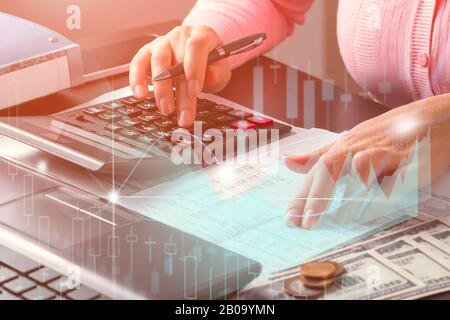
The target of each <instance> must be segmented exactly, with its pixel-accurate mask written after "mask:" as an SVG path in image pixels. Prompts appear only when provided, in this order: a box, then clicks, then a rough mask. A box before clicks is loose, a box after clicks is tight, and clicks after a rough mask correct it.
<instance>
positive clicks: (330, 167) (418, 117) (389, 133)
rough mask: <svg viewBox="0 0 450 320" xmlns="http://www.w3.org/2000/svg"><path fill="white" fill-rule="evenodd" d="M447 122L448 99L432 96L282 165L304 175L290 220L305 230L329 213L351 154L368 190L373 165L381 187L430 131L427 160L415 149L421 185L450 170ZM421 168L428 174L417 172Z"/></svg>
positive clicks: (449, 106)
mask: <svg viewBox="0 0 450 320" xmlns="http://www.w3.org/2000/svg"><path fill="white" fill-rule="evenodd" d="M449 118H450V95H442V96H436V97H433V98H429V99H426V100H422V101H417V102H415V103H412V104H409V105H406V106H403V107H400V108H397V109H394V110H392V111H389V112H387V113H385V114H382V115H380V116H378V117H375V118H373V119H370V120H368V121H365V122H363V123H361V124H359V125H358V126H356V127H355V128H353V129H352V130H351V131H349V132H348V133H347V134H345V135H344V136H342V137H341V138H339V139H338V140H337V141H336V142H334V143H332V144H330V145H327V146H325V147H323V148H321V149H319V150H316V151H315V152H312V153H309V154H303V155H298V156H291V157H288V158H287V159H286V165H287V166H288V167H289V168H290V169H292V170H294V171H297V172H302V173H305V172H308V174H307V176H306V179H305V183H304V185H303V186H302V188H301V190H300V192H299V193H298V196H297V198H296V200H295V201H293V202H292V203H291V205H290V206H289V209H288V219H290V221H291V222H292V223H293V224H294V225H296V226H301V227H303V228H305V229H310V228H311V227H312V226H313V225H314V224H315V223H316V222H317V220H318V219H319V217H320V214H321V213H323V212H324V211H325V210H326V209H327V206H328V204H329V201H328V199H330V197H331V196H332V194H333V191H334V187H335V183H336V181H337V180H338V179H339V177H340V176H341V175H342V171H343V165H344V162H345V159H346V157H347V156H348V155H349V154H351V155H352V161H353V164H352V165H353V166H354V168H356V170H357V172H358V174H359V175H360V177H361V180H362V181H363V182H364V183H365V184H366V185H367V184H368V183H369V181H368V179H369V173H370V168H371V166H373V168H374V172H375V175H376V177H377V180H378V182H381V181H382V179H383V177H385V176H390V175H392V174H393V173H394V172H395V171H396V170H397V169H398V166H399V164H400V162H401V161H402V159H405V158H407V157H408V156H409V153H410V150H411V147H412V146H413V145H414V143H415V142H416V141H417V139H419V141H421V140H422V139H423V138H424V137H425V136H426V135H427V134H428V133H429V132H431V145H430V149H429V150H431V155H430V154H423V153H422V154H420V150H419V181H420V184H422V185H423V184H426V183H429V179H428V180H427V181H425V179H426V177H429V178H430V177H431V179H434V178H436V177H437V176H439V175H440V174H441V173H442V172H444V171H445V170H446V169H447V168H448V166H449V165H450V150H449V149H450V148H449V147H450V144H449V143H448V142H449V139H450V121H449ZM430 158H431V164H430V163H429V162H430ZM420 169H424V170H428V172H422V173H421V172H420ZM430 169H431V172H430V171H429V170H430ZM330 177H331V178H330ZM417 187H418V188H419V186H417Z"/></svg>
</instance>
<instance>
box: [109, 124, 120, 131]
mask: <svg viewBox="0 0 450 320" xmlns="http://www.w3.org/2000/svg"><path fill="white" fill-rule="evenodd" d="M121 129H122V127H121V126H117V125H115V124H107V125H106V126H105V130H107V131H109V132H118V131H119V130H121Z"/></svg>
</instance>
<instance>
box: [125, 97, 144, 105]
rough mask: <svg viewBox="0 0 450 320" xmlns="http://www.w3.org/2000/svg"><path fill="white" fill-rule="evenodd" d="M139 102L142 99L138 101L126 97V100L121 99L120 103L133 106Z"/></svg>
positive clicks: (134, 98)
mask: <svg viewBox="0 0 450 320" xmlns="http://www.w3.org/2000/svg"><path fill="white" fill-rule="evenodd" d="M141 101H142V99H138V98H136V97H127V98H123V99H122V102H123V103H126V104H135V103H138V102H141Z"/></svg>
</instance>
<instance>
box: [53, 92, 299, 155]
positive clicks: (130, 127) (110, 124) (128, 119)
mask: <svg viewBox="0 0 450 320" xmlns="http://www.w3.org/2000/svg"><path fill="white" fill-rule="evenodd" d="M53 117H54V118H55V119H57V120H59V121H61V122H63V123H64V124H66V125H67V124H69V125H71V126H74V127H76V128H77V129H83V130H86V131H87V132H89V133H94V134H96V135H100V136H102V137H106V138H108V139H112V138H114V140H115V142H116V143H123V144H126V145H127V146H132V147H133V148H137V149H139V150H143V151H146V150H148V149H149V147H150V146H153V145H156V146H158V149H159V150H162V151H164V152H169V153H170V151H171V148H172V147H173V146H174V145H175V143H173V142H172V141H171V133H172V132H174V131H177V130H180V129H181V128H180V127H179V126H178V124H177V119H176V115H174V114H173V115H164V114H162V113H160V112H159V111H158V107H157V104H156V101H155V98H154V95H153V94H152V93H150V95H149V96H148V97H147V98H146V99H145V100H138V99H136V98H134V97H132V96H131V97H126V98H123V99H119V100H113V101H108V102H105V103H102V104H98V105H92V106H88V107H85V108H82V109H79V110H75V111H73V110H72V111H70V112H66V113H61V114H58V115H54V116H53ZM196 121H197V122H198V121H200V122H201V124H202V135H203V136H202V137H201V139H202V140H203V141H204V143H205V144H208V143H210V142H211V141H212V140H211V136H208V134H207V133H206V132H205V131H206V130H207V129H217V130H219V132H220V133H221V134H222V135H223V141H224V147H225V145H226V138H227V135H226V133H227V130H237V129H241V130H244V131H245V130H249V129H254V130H256V132H259V130H261V129H267V132H268V133H269V134H270V131H271V129H276V130H278V134H279V136H280V137H281V136H282V135H284V134H286V133H288V132H289V131H290V130H291V127H290V126H288V125H284V124H282V123H279V122H276V121H274V120H272V119H269V118H266V117H264V116H259V115H254V114H252V113H249V112H245V111H242V110H239V109H234V108H232V107H230V106H226V105H223V104H217V103H216V102H213V101H211V100H207V99H198V104H197V114H196ZM69 127H70V126H69ZM65 128H66V130H70V128H69V129H67V126H65ZM187 130H188V131H189V133H190V134H194V128H190V129H187ZM192 141H193V139H192Z"/></svg>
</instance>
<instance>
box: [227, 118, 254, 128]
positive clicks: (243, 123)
mask: <svg viewBox="0 0 450 320" xmlns="http://www.w3.org/2000/svg"><path fill="white" fill-rule="evenodd" d="M231 127H232V128H234V129H240V130H249V129H256V124H254V123H251V122H248V121H246V120H241V121H235V122H233V123H232V124H231Z"/></svg>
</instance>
